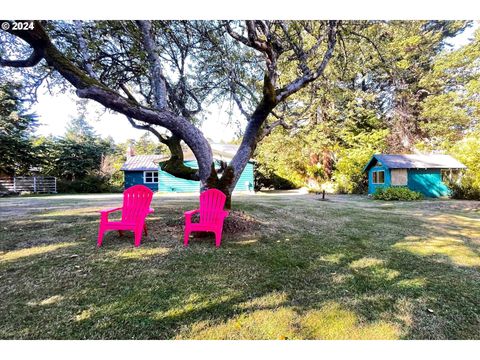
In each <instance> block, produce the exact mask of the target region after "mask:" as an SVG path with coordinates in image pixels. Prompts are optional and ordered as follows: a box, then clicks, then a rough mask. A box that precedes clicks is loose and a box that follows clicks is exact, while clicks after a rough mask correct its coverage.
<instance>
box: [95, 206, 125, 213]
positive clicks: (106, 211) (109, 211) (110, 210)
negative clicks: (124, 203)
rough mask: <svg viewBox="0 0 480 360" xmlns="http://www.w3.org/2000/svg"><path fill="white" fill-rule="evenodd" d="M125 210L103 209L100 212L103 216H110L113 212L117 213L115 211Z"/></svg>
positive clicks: (119, 208)
mask: <svg viewBox="0 0 480 360" xmlns="http://www.w3.org/2000/svg"><path fill="white" fill-rule="evenodd" d="M122 209H123V208H121V207H118V208H111V209H103V210H100V211H99V212H100V213H102V214H110V213H112V212H115V211H120V210H122Z"/></svg>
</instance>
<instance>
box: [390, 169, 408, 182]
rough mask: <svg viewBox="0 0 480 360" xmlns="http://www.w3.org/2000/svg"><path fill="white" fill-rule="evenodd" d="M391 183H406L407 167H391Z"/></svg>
mask: <svg viewBox="0 0 480 360" xmlns="http://www.w3.org/2000/svg"><path fill="white" fill-rule="evenodd" d="M391 175H392V180H391V184H392V185H407V179H408V177H407V169H392V172H391Z"/></svg>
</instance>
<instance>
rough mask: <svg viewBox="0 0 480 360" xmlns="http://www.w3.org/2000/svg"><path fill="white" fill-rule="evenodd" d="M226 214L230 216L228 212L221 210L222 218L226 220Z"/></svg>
mask: <svg viewBox="0 0 480 360" xmlns="http://www.w3.org/2000/svg"><path fill="white" fill-rule="evenodd" d="M228 214H230V212H229V211H227V210H223V212H222V215H223V218H226V217H227V216H228Z"/></svg>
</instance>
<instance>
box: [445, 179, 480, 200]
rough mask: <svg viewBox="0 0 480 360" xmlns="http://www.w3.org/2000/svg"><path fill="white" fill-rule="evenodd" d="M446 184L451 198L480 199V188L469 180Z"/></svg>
mask: <svg viewBox="0 0 480 360" xmlns="http://www.w3.org/2000/svg"><path fill="white" fill-rule="evenodd" d="M448 186H449V187H450V190H451V191H452V195H451V197H452V199H461V200H480V189H479V188H478V187H477V186H475V185H473V184H472V183H469V182H466V181H464V182H462V184H460V185H459V184H455V183H449V184H448Z"/></svg>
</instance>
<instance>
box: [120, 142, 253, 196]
mask: <svg viewBox="0 0 480 360" xmlns="http://www.w3.org/2000/svg"><path fill="white" fill-rule="evenodd" d="M210 146H211V148H212V152H213V157H214V161H215V165H216V167H217V169H219V168H220V164H221V161H224V162H227V163H228V162H229V161H230V160H231V159H232V158H233V155H235V153H236V152H237V150H238V146H237V145H232V144H210ZM167 159H168V156H165V155H137V156H135V155H134V154H133V151H132V150H131V149H129V150H128V151H127V161H126V162H125V163H124V164H123V166H122V168H121V170H122V171H123V172H124V175H125V189H127V188H129V187H130V186H133V185H137V184H141V185H145V186H147V187H149V188H150V189H152V190H153V191H159V192H167V193H168V192H171V193H183V192H198V191H199V190H200V182H199V181H192V180H185V179H181V178H177V177H175V176H173V175H171V174H169V173H167V172H165V171H163V170H162V169H161V163H162V161H165V160H167ZM183 159H184V164H185V165H186V166H189V167H191V168H194V169H197V168H198V164H197V161H196V159H195V156H194V155H193V153H192V152H191V150H190V149H185V150H184V152H183ZM253 171H254V162H253V161H249V162H248V164H247V166H246V167H245V169H244V170H243V172H242V175H241V176H240V179H239V181H238V182H237V184H236V186H235V189H234V191H248V192H253V190H254V172H253Z"/></svg>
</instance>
